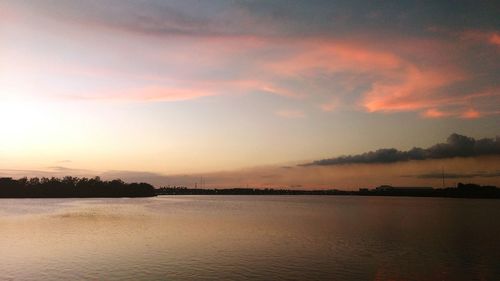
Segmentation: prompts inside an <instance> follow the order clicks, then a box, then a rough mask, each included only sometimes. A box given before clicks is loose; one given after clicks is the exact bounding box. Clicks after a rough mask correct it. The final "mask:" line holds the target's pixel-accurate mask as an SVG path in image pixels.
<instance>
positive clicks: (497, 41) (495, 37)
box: [489, 33, 500, 47]
mask: <svg viewBox="0 0 500 281" xmlns="http://www.w3.org/2000/svg"><path fill="white" fill-rule="evenodd" d="M489 41H490V43H491V44H493V45H497V46H499V47H500V35H499V34H498V33H493V34H491V36H490V38H489Z"/></svg>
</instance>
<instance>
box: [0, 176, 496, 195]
mask: <svg viewBox="0 0 500 281" xmlns="http://www.w3.org/2000/svg"><path fill="white" fill-rule="evenodd" d="M157 195H362V196H414V197H455V198H500V189H499V188H497V187H496V186H481V185H477V184H471V183H468V184H463V183H459V184H458V185H457V186H456V187H446V188H431V187H394V186H390V185H382V186H379V187H377V188H373V189H369V188H360V189H358V190H355V191H353V190H351V191H349V190H339V189H321V190H296V189H282V188H277V189H274V188H265V189H258V188H222V189H218V188H211V189H206V188H203V189H202V188H187V187H182V186H173V187H171V186H168V187H160V188H155V187H154V186H153V185H151V184H149V183H144V182H141V183H126V182H124V181H122V180H120V179H114V180H102V179H101V178H99V177H94V178H86V177H83V178H78V177H71V176H66V177H63V178H55V177H51V178H46V177H43V178H37V177H34V178H26V177H23V178H20V179H13V178H10V177H4V178H0V198H96V197H152V196H157Z"/></svg>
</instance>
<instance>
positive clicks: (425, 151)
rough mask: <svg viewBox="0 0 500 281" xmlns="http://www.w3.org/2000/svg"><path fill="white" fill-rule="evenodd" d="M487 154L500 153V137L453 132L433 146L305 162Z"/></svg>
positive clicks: (369, 161) (374, 161) (370, 161)
mask: <svg viewBox="0 0 500 281" xmlns="http://www.w3.org/2000/svg"><path fill="white" fill-rule="evenodd" d="M483 155H500V137H496V138H484V139H478V140H476V139H474V138H471V137H467V136H462V135H459V134H451V135H450V136H449V137H448V139H447V141H446V143H438V144H436V145H433V146H431V147H429V148H419V147H414V148H412V149H410V150H407V151H401V150H397V149H395V148H382V149H378V150H376V151H370V152H366V153H363V154H356V155H346V156H339V157H334V158H328V159H322V160H317V161H313V162H311V163H306V164H302V165H301V166H329V165H343V164H377V163H382V164H383V163H394V162H403V161H410V160H426V159H445V158H454V157H476V156H483Z"/></svg>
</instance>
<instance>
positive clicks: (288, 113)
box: [275, 109, 306, 119]
mask: <svg viewBox="0 0 500 281" xmlns="http://www.w3.org/2000/svg"><path fill="white" fill-rule="evenodd" d="M275 114H276V116H279V117H283V118H292V119H294V118H304V117H306V114H305V113H304V112H303V111H302V110H297V109H283V110H278V111H276V112H275Z"/></svg>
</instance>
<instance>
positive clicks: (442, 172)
mask: <svg viewBox="0 0 500 281" xmlns="http://www.w3.org/2000/svg"><path fill="white" fill-rule="evenodd" d="M441 174H442V176H443V188H444V166H443V167H442V168H441Z"/></svg>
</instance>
